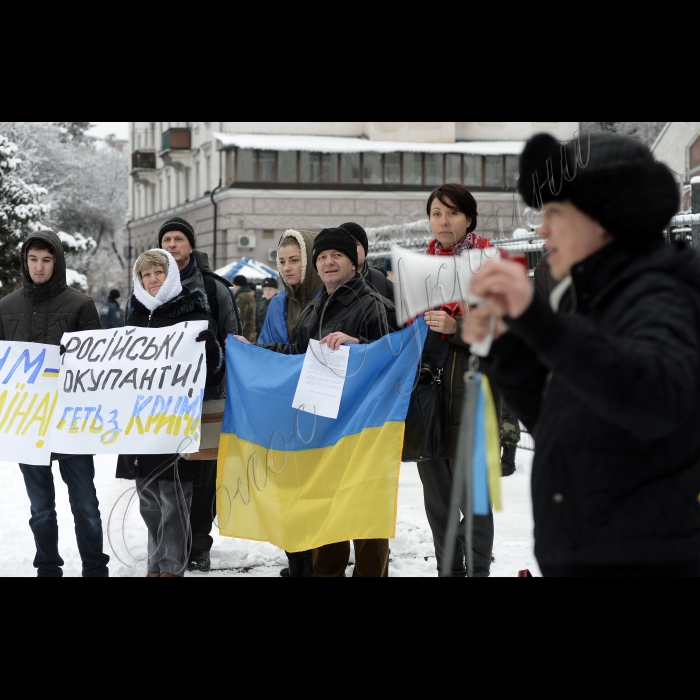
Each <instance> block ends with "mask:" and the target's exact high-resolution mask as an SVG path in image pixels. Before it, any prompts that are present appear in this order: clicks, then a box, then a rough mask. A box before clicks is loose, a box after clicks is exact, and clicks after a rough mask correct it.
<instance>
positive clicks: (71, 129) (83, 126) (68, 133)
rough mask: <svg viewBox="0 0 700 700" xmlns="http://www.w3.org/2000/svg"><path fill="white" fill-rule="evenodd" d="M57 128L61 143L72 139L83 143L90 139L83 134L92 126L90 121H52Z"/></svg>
mask: <svg viewBox="0 0 700 700" xmlns="http://www.w3.org/2000/svg"><path fill="white" fill-rule="evenodd" d="M54 124H55V125H56V126H57V127H58V128H59V131H60V132H61V136H60V137H59V138H60V140H61V143H67V142H68V141H72V142H73V143H85V142H88V141H90V140H91V138H90V137H89V136H85V132H86V131H87V130H88V129H89V128H90V127H92V126H95V125H94V124H92V123H91V122H54Z"/></svg>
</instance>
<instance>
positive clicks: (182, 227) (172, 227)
mask: <svg viewBox="0 0 700 700" xmlns="http://www.w3.org/2000/svg"><path fill="white" fill-rule="evenodd" d="M168 231H182V233H184V234H185V235H186V236H187V240H188V241H189V242H190V245H191V246H192V249H194V248H196V247H197V246H196V245H195V236H194V229H193V228H192V225H191V224H190V222H189V221H185V220H184V219H181V218H180V217H179V216H175V217H173V218H172V219H168V220H167V221H166V222H165V223H164V224H163V225H162V226H161V227H160V229H159V231H158V247H159V248H162V247H163V246H162V245H161V244H162V242H163V236H164V235H165V234H166V233H167V232H168Z"/></svg>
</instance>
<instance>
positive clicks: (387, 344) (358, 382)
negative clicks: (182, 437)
mask: <svg viewBox="0 0 700 700" xmlns="http://www.w3.org/2000/svg"><path fill="white" fill-rule="evenodd" d="M426 334H427V327H426V325H425V322H424V321H423V319H422V318H421V319H419V321H418V322H416V323H414V324H413V325H411V326H409V327H408V328H406V329H404V330H403V331H399V332H397V333H392V334H390V335H387V336H385V337H384V338H382V339H381V340H378V341H376V342H374V343H370V344H369V345H351V346H350V358H349V361H348V367H347V376H346V379H345V386H344V388H343V394H342V399H341V402H340V411H339V413H338V417H337V419H331V418H325V417H322V416H314V415H313V414H310V413H306V412H303V411H299V410H297V409H294V408H292V402H293V399H294V394H295V391H296V387H297V383H298V381H299V375H300V374H301V369H302V366H303V364H304V355H282V354H279V353H275V352H271V351H270V350H266V349H264V348H259V347H256V346H254V345H247V344H245V343H242V342H240V341H236V340H234V339H233V338H229V340H228V342H227V344H226V408H225V413H224V421H223V425H222V435H221V439H220V443H219V458H218V473H217V487H218V492H217V518H218V524H219V531H220V533H221V534H222V535H227V536H230V537H240V538H243V539H250V540H258V541H265V542H271V543H272V544H274V545H276V546H277V547H280V548H281V549H285V550H287V551H288V552H299V551H303V550H307V549H313V548H315V547H320V546H322V545H324V544H330V543H332V542H342V541H345V540H351V539H373V538H388V539H390V538H393V537H394V536H395V531H396V507H397V497H398V485H399V468H400V465H401V452H402V449H403V434H404V421H405V419H406V412H407V410H408V403H409V400H410V397H411V389H412V388H413V381H414V379H415V375H416V370H417V368H418V362H419V359H420V354H421V352H422V349H423V343H424V341H425V336H426Z"/></svg>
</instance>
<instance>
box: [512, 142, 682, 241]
mask: <svg viewBox="0 0 700 700" xmlns="http://www.w3.org/2000/svg"><path fill="white" fill-rule="evenodd" d="M518 191H519V192H520V195H521V196H522V198H523V199H524V200H525V203H526V204H527V205H528V206H530V207H535V208H541V207H542V205H543V204H546V203H547V202H551V201H555V200H558V201H563V200H566V199H568V200H570V201H571V202H572V203H573V204H574V205H575V206H576V207H578V208H579V209H580V210H581V211H583V212H584V213H586V214H588V216H590V217H591V218H592V219H595V220H596V221H597V222H598V223H599V224H600V225H601V226H603V228H605V229H606V230H607V231H608V232H609V233H611V234H612V235H613V236H614V237H615V238H616V239H617V240H618V241H620V242H622V243H624V244H627V245H635V244H638V245H642V244H644V243H645V242H647V241H649V240H653V239H659V240H660V239H661V232H662V230H663V229H664V228H665V227H666V226H667V225H668V222H669V221H670V219H671V217H672V216H673V215H674V214H675V213H676V212H677V211H678V209H679V206H680V197H679V190H678V186H677V184H676V180H675V178H674V176H673V174H672V173H671V171H670V170H669V169H668V168H667V167H666V166H665V165H664V164H663V163H659V162H658V161H656V160H654V157H653V156H652V155H651V152H650V151H649V149H648V148H647V147H646V146H645V145H644V144H642V143H640V142H639V141H635V140H634V139H632V138H629V137H627V136H617V135H613V134H602V133H595V134H590V135H585V136H580V137H578V138H577V139H574V140H573V141H569V142H568V143H565V144H560V143H559V142H558V141H556V140H555V139H554V138H553V137H552V136H550V135H549V134H537V135H535V136H533V137H532V138H531V139H530V140H529V141H528V142H527V143H526V144H525V148H524V150H523V152H522V154H521V156H520V179H519V181H518Z"/></svg>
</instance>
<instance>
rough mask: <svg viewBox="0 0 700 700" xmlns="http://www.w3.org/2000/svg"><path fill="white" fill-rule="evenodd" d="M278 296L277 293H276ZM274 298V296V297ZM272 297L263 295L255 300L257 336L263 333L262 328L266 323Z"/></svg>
mask: <svg viewBox="0 0 700 700" xmlns="http://www.w3.org/2000/svg"><path fill="white" fill-rule="evenodd" d="M275 296H277V295H275ZM273 299H274V297H273ZM270 301H271V300H270V299H266V298H265V297H263V298H262V299H257V300H256V301H255V337H256V338H259V337H260V334H261V333H262V329H263V327H264V325H265V318H266V317H267V309H268V308H269V306H270Z"/></svg>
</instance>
